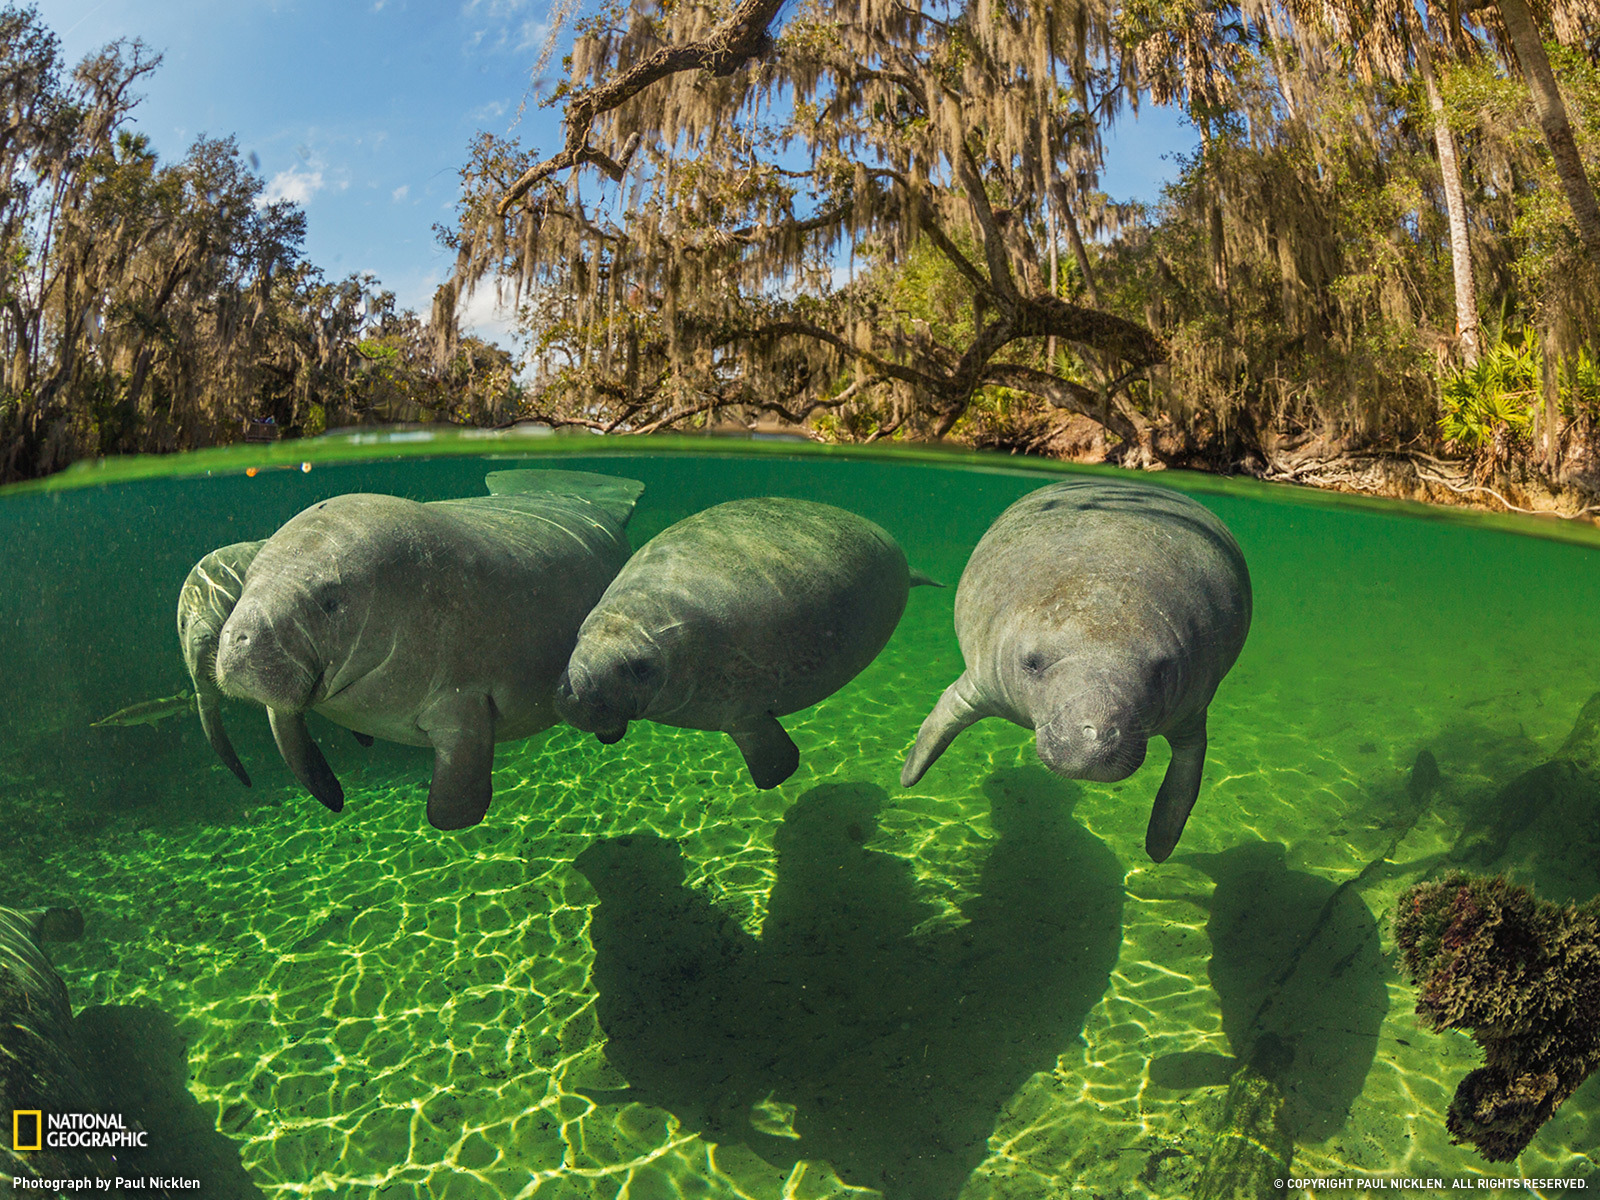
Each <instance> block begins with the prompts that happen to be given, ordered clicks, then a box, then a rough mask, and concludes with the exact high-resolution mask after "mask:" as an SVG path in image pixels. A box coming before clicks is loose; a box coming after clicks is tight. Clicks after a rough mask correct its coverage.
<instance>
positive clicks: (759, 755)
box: [728, 716, 800, 791]
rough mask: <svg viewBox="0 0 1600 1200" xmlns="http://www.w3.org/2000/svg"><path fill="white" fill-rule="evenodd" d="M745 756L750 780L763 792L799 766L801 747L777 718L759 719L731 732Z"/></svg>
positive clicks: (776, 784) (735, 743) (729, 733)
mask: <svg viewBox="0 0 1600 1200" xmlns="http://www.w3.org/2000/svg"><path fill="white" fill-rule="evenodd" d="M728 736H729V737H731V738H732V739H733V744H734V745H735V746H737V747H739V753H740V754H742V755H744V765H745V768H746V769H747V770H748V771H749V772H750V781H751V782H752V783H754V784H755V785H756V786H757V787H758V788H760V789H761V790H762V791H766V790H767V789H768V788H775V787H777V786H778V785H779V784H780V783H782V782H783V781H784V780H785V779H787V778H789V776H791V775H793V774H794V773H795V770H796V768H798V767H799V766H800V747H799V746H796V745H795V744H794V739H793V738H792V737H790V736H789V734H788V733H787V732H786V731H785V730H784V728H783V726H782V725H780V724H778V718H777V717H774V716H765V717H757V718H756V719H755V720H754V721H752V722H750V723H749V724H748V725H741V726H739V728H737V729H730V730H728Z"/></svg>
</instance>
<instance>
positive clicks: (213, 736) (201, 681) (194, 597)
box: [106, 540, 372, 787]
mask: <svg viewBox="0 0 1600 1200" xmlns="http://www.w3.org/2000/svg"><path fill="white" fill-rule="evenodd" d="M264 545H266V542H265V540H262V541H259V542H234V543H233V544H232V545H231V546H221V547H219V548H218V549H216V550H213V551H212V552H211V553H210V554H208V555H206V556H205V557H204V558H202V559H201V560H200V561H199V562H197V563H195V565H194V566H193V567H192V568H191V569H190V571H189V577H188V578H187V579H185V580H184V581H183V588H182V590H181V591H179V593H178V644H179V645H180V646H181V647H182V648H183V662H184V665H185V666H186V667H188V668H189V678H190V680H192V681H193V683H194V703H195V708H196V710H197V711H198V712H199V714H200V728H201V729H202V730H204V731H205V735H206V741H208V742H210V743H211V748H212V749H213V750H215V751H216V752H217V757H218V758H220V759H221V760H222V761H223V763H224V764H225V765H226V766H227V768H228V770H230V771H232V772H233V773H234V774H235V775H237V776H238V777H239V782H240V783H242V784H244V785H245V787H249V786H250V773H249V772H248V771H246V770H245V769H244V764H243V763H242V762H240V761H239V756H238V755H237V754H235V753H234V750H233V743H232V742H231V741H229V740H228V731H227V729H225V728H224V727H223V724H222V691H221V689H220V688H218V687H217V644H218V642H219V641H220V640H221V638H222V627H223V625H224V624H226V623H227V620H228V618H229V617H230V616H232V615H233V606H234V605H235V604H237V603H238V602H239V593H240V592H242V591H244V573H245V571H246V570H248V569H249V566H250V564H251V562H252V561H254V559H255V556H256V551H257V550H259V549H261V547H262V546H264ZM117 715H118V714H115V713H114V714H112V717H108V718H106V720H107V722H109V721H111V720H112V719H113V718H114V717H115V716H117ZM351 732H352V733H353V734H354V735H355V739H356V741H358V742H360V743H361V744H362V745H363V746H370V745H372V739H371V738H370V737H368V736H367V735H366V734H364V733H361V732H359V731H357V730H351Z"/></svg>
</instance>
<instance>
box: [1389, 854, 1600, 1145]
mask: <svg viewBox="0 0 1600 1200" xmlns="http://www.w3.org/2000/svg"><path fill="white" fill-rule="evenodd" d="M1395 941H1396V942H1397V943H1398V944H1399V946H1400V950H1401V954H1402V960H1403V965H1404V968H1405V971H1406V973H1407V974H1408V975H1409V976H1410V977H1411V978H1412V979H1414V980H1415V981H1416V982H1417V983H1418V984H1419V985H1420V988H1421V990H1420V992H1419V994H1418V996H1417V1015H1418V1016H1419V1017H1421V1018H1422V1019H1423V1021H1424V1022H1425V1023H1426V1024H1427V1025H1428V1026H1429V1027H1430V1028H1432V1029H1435V1030H1443V1029H1464V1030H1466V1031H1467V1032H1469V1033H1471V1035H1472V1037H1473V1040H1474V1041H1476V1042H1477V1043H1478V1044H1479V1045H1480V1046H1482V1047H1483V1051H1484V1065H1483V1066H1481V1067H1479V1068H1477V1069H1476V1070H1474V1071H1471V1072H1469V1073H1468V1075H1467V1076H1466V1078H1465V1079H1463V1080H1462V1081H1461V1083H1460V1085H1459V1086H1458V1087H1457V1088H1456V1094H1455V1098H1454V1099H1453V1100H1452V1101H1451V1103H1450V1111H1449V1114H1448V1115H1447V1117H1446V1119H1445V1126H1446V1128H1447V1129H1448V1130H1449V1131H1450V1136H1451V1137H1452V1138H1453V1139H1455V1140H1456V1141H1458V1142H1471V1143H1472V1144H1473V1145H1475V1146H1476V1147H1477V1148H1478V1150H1479V1152H1480V1153H1482V1155H1483V1156H1484V1158H1486V1159H1488V1160H1489V1161H1491V1162H1508V1161H1510V1160H1511V1159H1513V1158H1515V1157H1516V1156H1517V1155H1518V1154H1520V1153H1521V1152H1522V1150H1523V1149H1524V1148H1525V1147H1526V1146H1527V1145H1528V1143H1529V1142H1530V1141H1532V1140H1533V1136H1534V1134H1536V1133H1537V1132H1538V1131H1539V1127H1540V1126H1541V1125H1543V1124H1544V1123H1545V1122H1546V1121H1548V1120H1549V1119H1550V1117H1551V1116H1552V1115H1553V1114H1554V1113H1555V1111H1556V1109H1557V1108H1559V1107H1560V1106H1561V1104H1562V1102H1563V1101H1565V1100H1566V1099H1567V1097H1568V1096H1570V1095H1572V1093H1573V1092H1574V1091H1576V1090H1577V1088H1578V1085H1579V1084H1581V1083H1582V1082H1583V1081H1584V1080H1585V1079H1586V1078H1587V1077H1588V1076H1589V1075H1590V1074H1591V1073H1592V1072H1594V1071H1595V1070H1596V1069H1597V1068H1600V900H1594V901H1590V902H1589V903H1588V904H1585V905H1582V906H1581V907H1574V906H1572V905H1567V906H1562V905H1558V904H1552V903H1550V902H1548V901H1544V900H1540V899H1539V898H1538V897H1536V896H1535V895H1534V894H1533V893H1532V892H1531V891H1529V890H1528V889H1527V888H1524V887H1519V886H1517V885H1516V884H1513V883H1512V882H1511V881H1510V880H1508V879H1506V878H1504V877H1503V876H1487V877H1485V876H1474V875H1468V874H1466V873H1465V872H1460V871H1457V872H1452V873H1451V874H1450V875H1448V876H1446V877H1445V878H1444V879H1441V880H1437V881H1434V882H1432V883H1422V884H1418V885H1417V886H1415V887H1412V888H1409V889H1407V890H1406V891H1404V892H1402V893H1401V894H1400V900H1399V905H1398V908H1397V909H1396V916H1395Z"/></svg>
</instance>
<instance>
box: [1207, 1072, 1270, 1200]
mask: <svg viewBox="0 0 1600 1200" xmlns="http://www.w3.org/2000/svg"><path fill="white" fill-rule="evenodd" d="M1293 1157H1294V1139H1293V1138H1291V1137H1290V1136H1289V1130H1288V1127H1287V1125H1286V1124H1285V1122H1284V1119H1283V1092H1282V1091H1281V1090H1280V1089H1279V1087H1278V1085H1277V1084H1275V1083H1273V1082H1272V1080H1270V1079H1268V1078H1267V1077H1266V1076H1265V1075H1263V1074H1261V1072H1259V1071H1257V1070H1256V1069H1255V1068H1254V1067H1252V1066H1250V1065H1248V1064H1246V1065H1245V1066H1242V1067H1240V1068H1239V1069H1238V1070H1237V1071H1235V1072H1234V1074H1233V1081H1232V1082H1231V1083H1230V1084H1229V1085H1228V1096H1227V1099H1226V1100H1224V1101H1223V1106H1222V1120H1221V1122H1220V1123H1219V1124H1218V1126H1217V1136H1216V1139H1215V1140H1214V1141H1213V1142H1212V1143H1211V1153H1210V1154H1209V1155H1208V1156H1207V1158H1206V1165H1205V1167H1204V1169H1203V1170H1202V1171H1201V1173H1200V1183H1199V1186H1197V1187H1196V1188H1195V1200H1262V1198H1264V1197H1267V1196H1271V1195H1273V1194H1274V1193H1275V1192H1276V1193H1279V1194H1281V1193H1282V1190H1283V1185H1282V1180H1283V1179H1285V1178H1286V1177H1287V1176H1288V1174H1289V1163H1290V1161H1291V1159H1292V1158H1293Z"/></svg>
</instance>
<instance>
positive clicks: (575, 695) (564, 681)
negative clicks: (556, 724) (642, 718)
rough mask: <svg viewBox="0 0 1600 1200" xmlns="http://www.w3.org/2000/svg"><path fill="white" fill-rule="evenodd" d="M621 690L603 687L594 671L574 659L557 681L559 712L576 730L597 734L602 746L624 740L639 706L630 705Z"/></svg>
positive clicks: (557, 706)
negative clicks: (624, 735) (620, 692)
mask: <svg viewBox="0 0 1600 1200" xmlns="http://www.w3.org/2000/svg"><path fill="white" fill-rule="evenodd" d="M619 690H620V689H617V688H615V687H605V686H603V681H602V680H600V679H597V678H596V676H595V675H594V673H592V672H591V671H589V670H588V669H587V668H586V667H584V666H582V665H580V664H578V663H576V662H574V663H569V664H568V665H567V669H566V670H565V671H563V672H561V678H560V679H559V680H557V681H556V712H558V713H560V714H561V719H562V720H563V721H565V722H566V723H567V724H568V725H571V726H572V727H573V728H574V729H581V730H583V731H584V732H585V733H592V734H594V736H595V738H596V740H598V741H599V742H600V743H601V744H602V745H606V746H609V745H611V744H612V743H613V742H619V741H621V740H622V736H623V734H625V733H627V732H628V722H629V721H631V720H637V719H638V717H639V711H638V706H637V705H631V706H630V705H628V704H627V703H626V697H625V696H623V695H619V694H618V692H619Z"/></svg>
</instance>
